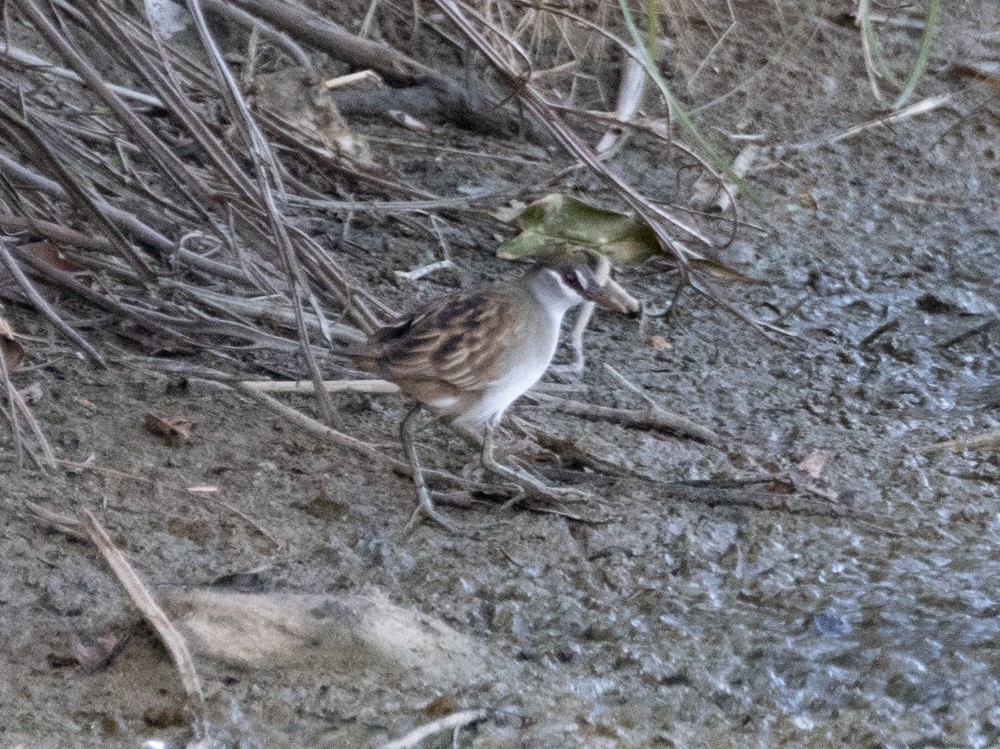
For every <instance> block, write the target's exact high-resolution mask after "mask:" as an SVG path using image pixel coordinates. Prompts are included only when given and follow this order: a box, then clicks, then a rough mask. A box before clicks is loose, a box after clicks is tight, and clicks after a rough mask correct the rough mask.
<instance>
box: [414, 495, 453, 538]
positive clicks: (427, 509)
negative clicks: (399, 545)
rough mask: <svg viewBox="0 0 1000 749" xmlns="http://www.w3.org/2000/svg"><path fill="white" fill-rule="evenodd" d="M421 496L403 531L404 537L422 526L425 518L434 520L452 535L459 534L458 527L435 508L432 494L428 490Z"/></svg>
mask: <svg viewBox="0 0 1000 749" xmlns="http://www.w3.org/2000/svg"><path fill="white" fill-rule="evenodd" d="M419 494H420V501H419V502H418V503H417V506H416V507H415V508H414V509H413V514H412V515H410V519H409V521H408V522H407V523H406V527H405V528H404V529H403V535H404V536H405V535H409V534H410V533H411V532H412V531H413V529H414V528H416V527H417V526H418V525H420V521H421V520H423V519H424V518H427V519H428V520H433V521H434V522H435V523H437V524H438V525H440V526H442V527H443V528H446V529H447V530H449V531H451V532H452V533H459V529H458V527H457V526H456V525H455V524H454V523H453V522H451V521H450V520H449V519H448V518H446V517H445V516H444V515H442V514H441V512H440V511H439V510H438V509H437V508H436V507H435V506H434V503H433V502H432V501H431V495H430V492H428V491H427V490H426V489H425V490H424V491H422V492H420V493H419Z"/></svg>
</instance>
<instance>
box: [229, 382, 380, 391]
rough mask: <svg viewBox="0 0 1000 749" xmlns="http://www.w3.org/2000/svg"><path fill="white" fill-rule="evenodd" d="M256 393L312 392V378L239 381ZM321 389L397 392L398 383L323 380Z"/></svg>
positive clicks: (313, 385) (313, 388) (314, 389)
mask: <svg viewBox="0 0 1000 749" xmlns="http://www.w3.org/2000/svg"><path fill="white" fill-rule="evenodd" d="M240 384H241V385H243V386H244V387H246V388H249V389H250V390H253V391H255V392H258V393H314V392H316V386H315V384H314V383H313V382H312V380H286V381H276V380H246V381H244V382H241V383H240ZM322 385H323V389H324V390H326V392H328V393H339V392H340V391H342V390H350V391H353V392H356V393H398V392H399V385H397V384H395V383H394V382H388V381H387V380H324V381H323V383H322Z"/></svg>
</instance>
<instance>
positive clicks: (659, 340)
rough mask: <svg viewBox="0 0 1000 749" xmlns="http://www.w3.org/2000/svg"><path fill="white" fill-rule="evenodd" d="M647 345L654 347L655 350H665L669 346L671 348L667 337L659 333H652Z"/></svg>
mask: <svg viewBox="0 0 1000 749" xmlns="http://www.w3.org/2000/svg"><path fill="white" fill-rule="evenodd" d="M649 345H650V346H652V347H653V348H655V349H656V350H657V351H665V350H667V349H669V348H673V346H671V345H670V344H669V343H668V342H667V339H666V338H664V337H663V336H661V335H654V336H652V337H651V338H650V339H649Z"/></svg>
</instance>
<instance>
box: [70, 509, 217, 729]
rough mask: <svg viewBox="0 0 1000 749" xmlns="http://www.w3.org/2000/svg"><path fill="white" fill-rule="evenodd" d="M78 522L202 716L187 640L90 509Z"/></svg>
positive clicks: (201, 698)
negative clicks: (157, 640) (164, 650)
mask: <svg viewBox="0 0 1000 749" xmlns="http://www.w3.org/2000/svg"><path fill="white" fill-rule="evenodd" d="M81 525H82V527H83V530H84V532H86V534H87V537H88V538H90V540H91V542H92V543H93V544H94V546H96V547H97V550H98V551H100V552H101V555H102V556H103V557H104V561H106V562H107V563H108V566H109V567H110V568H111V571H112V572H114V573H115V577H117V578H118V582H120V583H121V584H122V587H123V588H125V592H126V593H128V595H129V598H131V599H132V603H134V604H135V606H136V608H137V609H139V611H141V612H142V615H143V616H144V617H145V618H146V621H148V622H149V624H150V626H152V628H153V630H154V631H155V632H156V634H157V636H158V637H159V638H160V641H161V642H162V643H163V644H164V646H165V647H166V648H167V651H168V652H169V653H170V657H171V659H172V660H173V662H174V665H175V666H176V667H177V671H178V673H179V674H180V677H181V682H182V683H183V684H184V691H185V692H186V693H187V696H188V698H189V699H190V700H191V701H192V702H193V703H194V705H195V707H196V708H197V712H198V715H199V717H201V715H203V714H204V709H205V696H204V694H203V693H202V691H201V682H200V681H199V680H198V673H197V672H196V671H195V668H194V661H193V660H192V659H191V654H190V653H189V652H188V648H187V643H186V642H185V641H184V638H183V637H182V636H181V634H180V632H178V631H177V630H176V629H175V628H174V625H173V624H171V622H170V620H169V619H168V618H167V615H166V614H165V613H163V609H161V608H160V607H159V605H158V604H157V603H156V600H155V599H154V598H153V595H152V594H151V593H150V592H149V589H148V588H147V587H146V586H145V585H144V584H143V582H142V580H140V579H139V576H138V575H137V574H136V573H135V570H134V569H132V566H131V565H130V564H129V563H128V561H127V560H126V559H125V557H124V556H123V555H122V553H121V552H120V551H119V550H118V548H117V547H116V546H115V545H114V543H113V542H112V541H111V537H110V536H109V535H108V532H107V531H106V530H104V528H103V527H101V524H100V523H98V522H97V518H95V517H94V515H93V513H91V512H90V510H84V511H83V519H82V521H81Z"/></svg>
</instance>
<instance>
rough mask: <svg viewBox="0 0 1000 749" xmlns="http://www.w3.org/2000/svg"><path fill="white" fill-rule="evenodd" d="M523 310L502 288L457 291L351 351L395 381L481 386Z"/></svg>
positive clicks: (364, 366)
mask: <svg viewBox="0 0 1000 749" xmlns="http://www.w3.org/2000/svg"><path fill="white" fill-rule="evenodd" d="M519 311H520V310H519V308H518V305H517V304H516V302H515V301H514V299H513V298H512V296H511V294H509V293H504V291H503V290H488V291H484V290H477V291H469V292H465V293H458V294H452V295H450V296H446V297H442V298H441V299H438V300H436V301H434V302H432V303H431V304H430V305H429V306H428V307H425V308H424V309H422V310H420V311H419V312H416V313H414V314H411V315H407V316H404V317H402V318H399V319H398V320H396V321H394V322H392V323H390V324H389V325H387V326H385V327H384V328H380V329H379V330H377V331H375V332H374V333H373V334H372V335H371V337H370V338H369V339H368V341H366V342H365V343H361V344H355V345H353V346H352V347H351V348H349V349H348V353H349V354H350V355H351V356H352V358H353V359H354V361H355V363H356V364H357V365H358V366H359V367H360V368H362V369H364V370H365V371H368V372H372V373H375V374H378V375H379V376H380V377H383V378H385V379H387V380H392V381H394V382H404V381H411V382H440V383H441V384H443V385H446V386H451V387H453V388H455V389H456V390H461V391H475V390H480V389H482V388H485V387H486V386H487V385H488V384H489V383H490V382H491V381H492V380H493V378H494V373H495V372H496V369H497V367H498V366H499V365H500V364H501V362H502V361H503V358H504V356H505V354H507V352H508V349H509V346H510V342H511V341H512V340H513V339H514V338H515V337H516V335H517V333H518V332H519V331H520V328H521V327H523V325H524V321H523V320H522V319H521V315H520V314H519ZM404 389H405V388H404Z"/></svg>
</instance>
